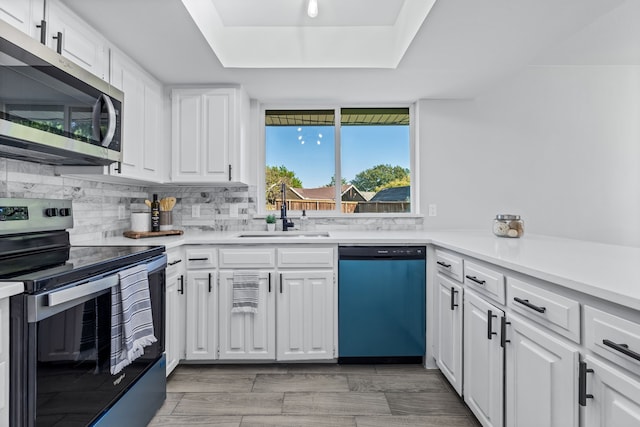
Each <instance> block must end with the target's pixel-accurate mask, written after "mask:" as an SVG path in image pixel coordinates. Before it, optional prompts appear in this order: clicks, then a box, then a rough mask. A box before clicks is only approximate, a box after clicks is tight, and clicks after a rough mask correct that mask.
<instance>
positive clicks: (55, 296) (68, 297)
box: [47, 274, 120, 307]
mask: <svg viewBox="0 0 640 427" xmlns="http://www.w3.org/2000/svg"><path fill="white" fill-rule="evenodd" d="M119 281H120V279H119V277H118V275H117V274H114V275H112V276H108V277H104V278H102V279H98V280H94V281H93V282H87V283H83V284H82V285H78V286H74V287H73V288H69V289H63V290H61V291H55V292H51V293H50V294H48V295H47V296H48V298H47V306H49V307H55V306H56V305H60V304H64V303H65V302H69V301H73V300H76V299H79V298H82V297H85V296H87V295H91V294H94V293H96V292H100V291H103V290H105V289H109V288H112V287H114V286H116V285H117V284H118V283H119Z"/></svg>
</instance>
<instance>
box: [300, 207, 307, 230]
mask: <svg viewBox="0 0 640 427" xmlns="http://www.w3.org/2000/svg"><path fill="white" fill-rule="evenodd" d="M308 220H309V217H308V216H307V212H306V211H305V210H304V209H303V210H302V216H301V217H300V230H302V231H305V230H306V229H307V224H308V223H307V221H308Z"/></svg>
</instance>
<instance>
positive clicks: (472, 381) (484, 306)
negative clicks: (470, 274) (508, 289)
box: [463, 289, 504, 427]
mask: <svg viewBox="0 0 640 427" xmlns="http://www.w3.org/2000/svg"><path fill="white" fill-rule="evenodd" d="M503 315H504V312H503V311H502V310H500V309H499V308H497V307H496V306H494V305H493V304H490V303H489V302H487V301H485V300H483V299H482V298H480V297H479V296H477V295H476V294H474V293H473V291H470V290H468V289H465V293H464V368H463V369H464V380H463V381H464V385H463V388H464V401H465V402H466V403H467V405H469V408H470V409H471V411H472V412H473V413H474V414H475V416H476V418H478V420H479V421H480V423H481V424H482V425H483V426H484V427H502V418H503V417H502V413H503V394H504V390H503V389H504V386H503V375H504V349H503V348H502V347H501V346H500V331H499V329H500V318H501V317H502V316H503Z"/></svg>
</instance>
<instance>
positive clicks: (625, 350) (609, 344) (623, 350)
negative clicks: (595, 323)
mask: <svg viewBox="0 0 640 427" xmlns="http://www.w3.org/2000/svg"><path fill="white" fill-rule="evenodd" d="M602 344H604V345H606V346H607V347H611V348H612V349H614V350H616V351H619V352H620V353H622V354H624V355H625V356H629V357H630V358H632V359H635V360H640V353H636V352H635V351H633V350H629V346H628V345H627V344H616V343H614V342H613V341H611V340H602Z"/></svg>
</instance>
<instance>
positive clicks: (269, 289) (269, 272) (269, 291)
mask: <svg viewBox="0 0 640 427" xmlns="http://www.w3.org/2000/svg"><path fill="white" fill-rule="evenodd" d="M269 293H271V272H269Z"/></svg>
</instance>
